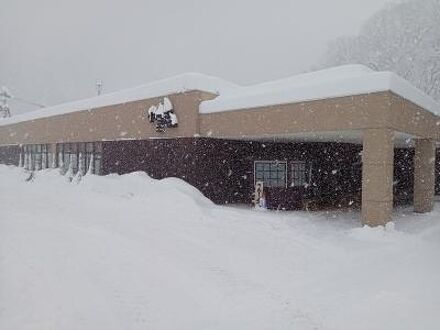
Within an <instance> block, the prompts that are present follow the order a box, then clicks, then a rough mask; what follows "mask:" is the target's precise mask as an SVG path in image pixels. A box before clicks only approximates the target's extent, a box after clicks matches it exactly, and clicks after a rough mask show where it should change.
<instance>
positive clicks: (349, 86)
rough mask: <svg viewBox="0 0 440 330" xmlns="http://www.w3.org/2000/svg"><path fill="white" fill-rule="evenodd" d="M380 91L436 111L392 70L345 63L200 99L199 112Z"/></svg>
mask: <svg viewBox="0 0 440 330" xmlns="http://www.w3.org/2000/svg"><path fill="white" fill-rule="evenodd" d="M383 91H392V92H394V93H395V94H397V95H400V96H402V97H403V98H405V99H407V100H409V101H411V102H413V103H415V104H417V105H419V106H420V107H422V108H424V109H426V110H428V111H430V112H432V113H434V114H437V115H438V114H439V113H440V105H439V104H438V103H436V102H435V101H434V100H433V99H432V98H431V97H429V96H428V95H426V94H425V93H423V92H422V91H420V90H419V89H417V88H415V87H414V86H412V85H411V84H410V83H409V82H407V81H406V80H404V79H402V78H400V77H399V76H397V75H395V74H394V73H391V72H375V71H373V70H371V69H369V68H367V67H365V66H362V65H346V66H341V67H336V68H331V69H327V70H322V71H317V72H311V73H305V74H301V75H298V76H294V77H291V78H287V79H282V80H278V81H274V82H268V83H265V84H259V85H255V86H249V87H246V88H244V89H240V90H232V91H231V92H229V93H224V94H221V95H220V96H219V97H217V98H216V99H213V100H209V101H204V102H202V104H201V106H200V112H201V113H205V114H206V113H214V112H223V111H232V110H240V109H245V108H256V107H263V106H270V105H278V104H287V103H297V102H305V101H313V100H320V99H325V98H336V97H344V96H354V95H360V94H368V93H375V92H383Z"/></svg>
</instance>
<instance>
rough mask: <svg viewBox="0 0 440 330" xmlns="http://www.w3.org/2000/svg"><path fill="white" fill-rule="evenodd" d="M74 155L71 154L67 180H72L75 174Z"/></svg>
mask: <svg viewBox="0 0 440 330" xmlns="http://www.w3.org/2000/svg"><path fill="white" fill-rule="evenodd" d="M72 158H73V157H72V155H69V168H68V169H67V172H66V177H67V180H69V181H72V179H73V176H74V171H73V159H72Z"/></svg>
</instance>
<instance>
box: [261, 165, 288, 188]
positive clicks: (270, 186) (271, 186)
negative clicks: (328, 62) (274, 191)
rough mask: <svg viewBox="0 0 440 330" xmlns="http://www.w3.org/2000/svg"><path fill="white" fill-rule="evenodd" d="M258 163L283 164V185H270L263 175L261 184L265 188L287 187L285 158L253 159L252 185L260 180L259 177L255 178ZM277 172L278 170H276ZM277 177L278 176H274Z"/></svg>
mask: <svg viewBox="0 0 440 330" xmlns="http://www.w3.org/2000/svg"><path fill="white" fill-rule="evenodd" d="M259 164H268V165H277V166H278V165H280V164H281V165H284V180H283V181H284V184H283V185H272V184H267V183H266V182H265V178H264V175H263V184H264V187H267V188H287V184H288V167H287V165H288V162H287V161H285V160H255V161H254V186H255V185H256V183H257V181H261V180H260V179H257V165H259ZM263 172H266V171H265V170H263ZM268 172H269V173H271V169H269V171H268ZM276 173H278V170H277V172H276ZM272 179H274V178H269V179H268V180H272ZM275 179H278V178H275Z"/></svg>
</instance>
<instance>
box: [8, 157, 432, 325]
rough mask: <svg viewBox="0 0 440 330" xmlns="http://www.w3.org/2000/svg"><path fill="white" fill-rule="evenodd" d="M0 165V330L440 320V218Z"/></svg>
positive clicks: (141, 177)
mask: <svg viewBox="0 0 440 330" xmlns="http://www.w3.org/2000/svg"><path fill="white" fill-rule="evenodd" d="M25 178H26V173H24V172H23V171H22V170H21V169H18V168H16V167H7V166H3V165H0V191H1V192H2V203H1V205H0V270H1V271H0V297H1V299H0V311H1V312H0V328H1V329H63V330H73V329H83V330H96V329H106V330H120V329H133V330H136V329H139V330H140V329H156V330H168V329H169V330H171V329H172V330H175V329H191V330H197V329H253V330H259V329H300V330H316V329H329V330H340V329H356V330H362V329H387V330H397V329H398V330H405V329H408V330H410V329H423V330H437V329H438V325H439V324H440V314H439V313H438V311H439V309H440V286H439V284H438V282H439V278H440V263H439V260H440V222H439V220H438V219H439V218H440V210H439V208H438V206H437V207H436V211H435V212H433V213H432V214H427V215H414V214H412V213H411V212H408V211H405V212H403V211H400V212H399V213H398V216H396V219H395V225H394V226H393V225H388V226H387V228H373V229H372V228H360V225H359V222H358V220H357V219H358V214H357V213H354V214H352V213H343V212H335V213H325V212H322V213H305V212H254V211H251V210H247V209H236V208H230V207H219V206H215V205H213V204H212V203H211V202H209V201H208V200H206V199H205V198H204V197H203V196H202V195H201V194H200V193H199V192H198V191H197V190H195V189H194V188H192V187H190V186H189V185H188V184H186V183H184V182H182V181H181V180H177V179H167V180H160V181H157V180H152V179H150V178H149V177H148V176H147V175H145V174H143V173H133V174H130V175H123V176H117V175H112V176H107V177H97V176H86V177H85V178H84V180H83V181H81V183H79V184H75V183H69V182H67V180H66V179H65V178H64V177H61V176H60V175H59V174H58V171H56V170H55V171H54V170H52V171H43V172H38V173H37V175H36V177H35V179H34V180H33V181H31V182H25V180H24V179H25Z"/></svg>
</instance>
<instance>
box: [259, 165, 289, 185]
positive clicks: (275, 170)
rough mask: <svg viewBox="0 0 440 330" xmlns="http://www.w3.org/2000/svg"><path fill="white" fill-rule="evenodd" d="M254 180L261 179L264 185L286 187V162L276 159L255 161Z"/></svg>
mask: <svg viewBox="0 0 440 330" xmlns="http://www.w3.org/2000/svg"><path fill="white" fill-rule="evenodd" d="M254 173H255V182H257V181H263V184H264V186H265V187H286V182H287V181H286V180H287V163H286V162H277V161H256V162H255V163H254Z"/></svg>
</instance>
